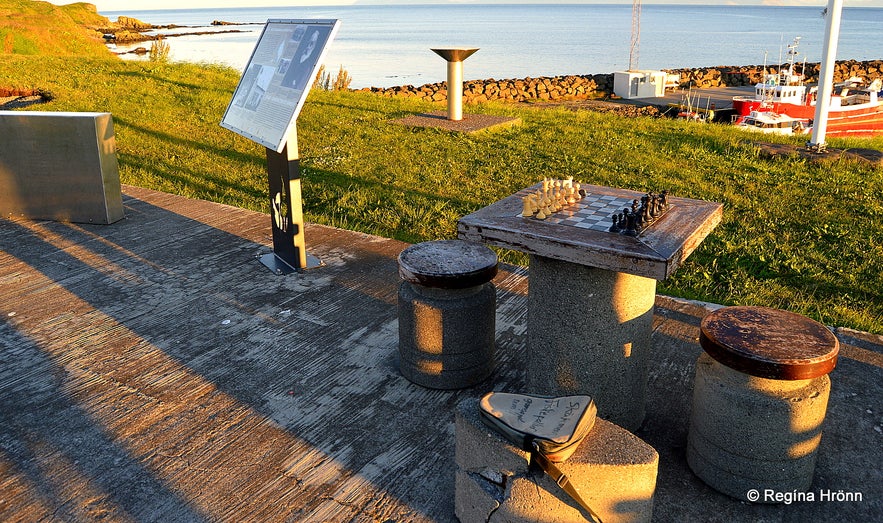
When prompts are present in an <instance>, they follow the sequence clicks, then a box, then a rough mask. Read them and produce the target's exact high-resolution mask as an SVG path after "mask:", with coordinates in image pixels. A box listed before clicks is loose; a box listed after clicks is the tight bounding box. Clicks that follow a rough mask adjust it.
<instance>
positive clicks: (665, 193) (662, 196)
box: [659, 191, 668, 212]
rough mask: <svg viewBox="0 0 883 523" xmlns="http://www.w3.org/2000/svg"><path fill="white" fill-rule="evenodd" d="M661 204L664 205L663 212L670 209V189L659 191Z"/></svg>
mask: <svg viewBox="0 0 883 523" xmlns="http://www.w3.org/2000/svg"><path fill="white" fill-rule="evenodd" d="M659 206H660V207H662V211H663V212H665V210H666V209H668V191H662V192H661V193H659Z"/></svg>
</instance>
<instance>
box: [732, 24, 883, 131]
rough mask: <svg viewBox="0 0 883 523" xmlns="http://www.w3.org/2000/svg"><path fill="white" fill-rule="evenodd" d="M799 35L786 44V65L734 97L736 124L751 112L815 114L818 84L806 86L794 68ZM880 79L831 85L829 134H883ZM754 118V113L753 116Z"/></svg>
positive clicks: (801, 117) (809, 116)
mask: <svg viewBox="0 0 883 523" xmlns="http://www.w3.org/2000/svg"><path fill="white" fill-rule="evenodd" d="M799 40H800V39H799V38H796V39H795V40H794V43H793V44H791V45H789V46H788V54H789V62H788V68H787V69H783V70H782V71H780V72H779V73H778V74H768V75H766V76H765V77H764V79H763V81H762V82H760V83H758V84H757V85H755V87H754V95H753V96H735V97H733V109H734V111H735V113H736V114H735V121H734V122H735V123H736V124H737V125H741V123H742V121H743V120H745V119H746V118H748V117H749V116H750V115H751V114H752V113H763V112H769V113H772V114H774V115H784V116H789V117H791V118H794V119H797V120H808V121H809V122H810V123H811V122H812V119H813V118H814V117H815V110H816V100H817V98H818V87H817V86H807V85H806V84H805V83H804V76H803V74H797V73H795V71H794V58H795V57H796V55H797V45H798V42H799ZM881 87H883V82H881V80H880V79H879V78H878V79H876V80H874V82H872V83H871V84H870V85H868V84H866V83H865V82H864V81H862V79H860V78H850V79H849V80H847V81H845V82H840V83H837V84H835V85H834V89H833V91H832V95H831V104H830V108H829V110H828V125H827V134H828V135H832V136H871V135H875V134H883V91H881ZM755 117H756V115H755Z"/></svg>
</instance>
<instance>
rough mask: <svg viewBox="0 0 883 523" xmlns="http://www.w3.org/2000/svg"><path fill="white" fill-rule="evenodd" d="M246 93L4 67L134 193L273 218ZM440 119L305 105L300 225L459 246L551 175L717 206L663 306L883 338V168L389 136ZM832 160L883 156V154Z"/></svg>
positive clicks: (32, 65) (552, 140)
mask: <svg viewBox="0 0 883 523" xmlns="http://www.w3.org/2000/svg"><path fill="white" fill-rule="evenodd" d="M238 77H239V75H238V73H237V72H235V71H233V70H230V69H227V68H223V67H218V66H208V65H194V64H156V63H149V62H148V63H136V62H122V61H119V60H117V59H115V58H109V59H104V58H94V59H87V58H52V57H45V56H16V55H0V86H6V87H21V88H37V87H38V88H42V89H47V90H49V91H51V92H52V93H53V94H54V96H55V99H54V100H53V101H52V102H50V103H48V104H44V105H40V106H35V107H32V108H31V109H34V110H50V111H68V110H70V111H107V112H110V113H112V114H113V117H114V125H115V129H116V138H117V147H118V155H119V161H120V175H121V178H122V181H123V182H124V183H127V184H133V185H139V186H143V187H149V188H153V189H158V190H162V191H167V192H171V193H176V194H181V195H185V196H190V197H196V198H204V199H207V200H212V201H217V202H222V203H226V204H231V205H236V206H240V207H245V208H249V209H254V210H259V211H262V212H267V211H268V201H267V200H268V194H267V183H266V179H265V178H266V174H265V172H266V167H265V162H266V160H265V152H264V149H263V148H262V147H261V146H258V145H256V144H254V143H252V142H250V141H248V140H246V139H245V138H242V137H240V136H238V135H236V134H234V133H232V132H230V131H227V130H225V129H223V128H221V127H220V126H219V125H218V124H219V122H220V120H221V117H222V116H223V113H224V110H225V108H226V105H227V103H228V102H229V100H230V97H231V94H232V91H233V89H234V87H235V85H236V82H237V81H238ZM439 108H442V106H438V105H436V106H432V105H429V104H427V103H424V102H417V101H412V100H405V99H389V98H381V97H378V96H376V95H372V94H370V93H355V92H326V91H314V92H312V93H311V95H310V98H309V99H308V102H307V104H306V106H305V107H304V110H303V112H302V113H301V116H300V118H299V120H298V145H299V151H300V156H301V165H302V171H303V176H304V212H305V216H306V219H307V220H308V221H310V222H314V223H322V224H328V225H334V226H337V227H342V228H346V229H351V230H358V231H364V232H368V233H372V234H377V235H381V236H386V237H393V238H398V239H401V240H404V241H408V242H418V241H424V240H431V239H439V238H452V237H454V236H455V228H456V221H457V219H458V218H459V217H460V216H463V215H464V214H468V213H470V212H472V211H474V210H476V209H478V208H480V207H483V206H485V205H487V204H489V203H492V202H494V201H496V200H497V199H499V198H502V197H504V196H507V195H509V194H511V193H513V192H514V191H516V190H518V189H521V188H523V187H525V186H527V185H530V184H533V183H535V182H537V181H539V180H540V179H542V178H543V177H544V176H553V177H563V176H568V175H572V176H574V177H575V178H576V179H579V180H581V181H584V182H587V183H592V184H599V185H608V186H613V187H622V188H628V189H634V190H639V191H646V190H661V189H668V190H669V192H670V193H671V194H673V195H675V196H683V197H688V198H697V199H704V200H713V201H718V202H721V203H723V204H724V220H723V223H722V224H721V225H720V226H719V227H718V228H717V229H716V230H715V231H714V232H713V233H712V235H711V236H710V237H709V238H708V239H706V240H705V242H704V243H703V244H702V245H701V246H700V247H699V249H698V250H697V251H696V252H694V253H693V254H692V255H691V257H690V258H689V259H688V261H687V262H686V264H685V265H684V266H683V267H682V268H681V269H680V270H679V271H678V272H677V273H676V274H675V275H674V276H673V277H672V278H670V279H669V280H666V281H664V282H661V283H660V285H659V292H661V293H665V294H670V295H674V296H681V297H686V298H691V299H699V300H705V301H712V302H717V303H722V304H741V305H767V306H771V307H778V308H783V309H788V310H791V311H794V312H798V313H802V314H806V315H808V316H810V317H812V318H815V319H817V320H819V321H822V322H823V323H825V324H828V325H838V326H846V327H851V328H856V329H861V330H866V331H871V332H875V333H880V334H883V232H881V230H883V228H881V221H883V169H881V168H879V167H873V166H870V165H867V164H861V163H856V162H851V161H838V162H831V163H827V164H813V163H810V162H808V161H806V160H802V159H799V158H788V159H775V160H774V159H769V158H766V157H765V156H764V155H762V154H761V153H760V150H759V148H758V147H757V146H756V145H754V144H753V143H752V140H756V139H759V136H758V135H754V134H750V135H749V134H745V133H744V132H742V131H739V130H737V129H733V128H729V127H725V126H719V125H705V126H704V125H697V124H691V123H688V122H680V121H675V120H668V119H652V118H646V117H645V118H632V119H626V118H622V117H618V116H616V115H612V114H603V113H596V112H590V111H570V110H566V109H555V108H551V109H550V108H536V107H530V106H516V105H505V104H487V105H482V106H480V107H467V108H466V112H470V111H480V112H484V113H490V114H499V115H511V116H517V117H519V118H521V119H522V121H523V124H522V125H521V126H517V127H512V128H508V129H505V130H502V131H498V132H493V133H486V134H479V135H474V136H467V135H460V134H452V133H448V132H443V131H437V130H431V129H409V128H405V127H402V126H399V125H395V124H391V123H390V122H389V121H390V120H392V119H394V118H398V117H401V116H404V115H407V114H411V113H415V112H423V111H427V110H434V109H439ZM763 139H765V140H769V141H778V142H782V143H803V142H804V141H805V140H806V138H805V137H767V136H765V137H764V138H763ZM828 144H829V146H831V147H840V148H843V147H865V148H874V149H878V150H883V138H875V139H873V140H855V139H854V140H851V141H843V140H836V139H833V138H832V139H829V140H828ZM268 227H269V222H268ZM307 242H308V243H309V238H307ZM502 256H503V259H504V260H505V261H509V262H512V263H520V264H523V263H525V258H524V257H523V256H521V255H519V254H517V253H511V252H504V253H502Z"/></svg>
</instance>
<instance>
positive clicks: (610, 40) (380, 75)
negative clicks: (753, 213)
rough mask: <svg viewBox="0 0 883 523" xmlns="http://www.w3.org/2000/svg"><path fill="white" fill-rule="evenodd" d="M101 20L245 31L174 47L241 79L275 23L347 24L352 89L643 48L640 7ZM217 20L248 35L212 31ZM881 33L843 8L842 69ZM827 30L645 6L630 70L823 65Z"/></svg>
mask: <svg viewBox="0 0 883 523" xmlns="http://www.w3.org/2000/svg"><path fill="white" fill-rule="evenodd" d="M101 14H103V15H105V16H107V17H109V18H110V19H111V20H116V19H117V17H118V16H120V15H124V16H130V17H134V18H137V19H139V20H141V21H144V22H148V23H151V24H154V25H166V24H177V25H184V26H190V27H187V28H183V29H177V30H174V31H168V30H163V31H160V32H162V33H169V32H191V31H196V30H199V31H206V30H209V31H223V30H231V29H233V30H240V31H244V32H241V33H217V34H211V35H199V36H180V37H174V38H169V39H167V40H166V41H167V42H168V43H169V45H170V47H171V59H172V60H180V61H196V62H217V63H223V64H226V65H229V66H232V67H234V68H237V69H239V70H242V69H243V68H244V66H245V64H246V63H247V62H248V60H249V57H250V56H251V52H252V51H253V49H254V46H255V43H256V42H257V39H258V37H259V36H260V33H261V30H262V28H263V25H262V24H263V23H264V22H266V21H267V20H268V19H271V18H281V19H302V18H319V19H328V18H336V19H339V20H340V21H341V28H340V31H339V33H338V35H337V38H336V39H335V40H334V41H333V42H332V43H331V45H330V47H329V49H328V53H327V55H326V58H325V65H326V69H327V70H329V71H330V72H331V73H332V74H336V72H337V70H338V69H339V68H340V67H343V68H344V69H346V70H347V72H348V73H349V75H350V76H351V77H352V79H353V82H352V84H351V87H353V88H360V87H370V86H376V87H389V86H393V85H405V84H414V85H421V84H425V83H433V82H440V81H444V80H445V77H446V74H447V73H446V71H447V70H446V66H445V63H444V61H443V60H442V59H441V58H439V57H438V56H436V55H435V54H434V53H432V52H431V51H430V48H433V47H477V48H479V51H478V52H477V53H476V54H474V55H473V56H472V57H470V58H469V59H468V60H466V61H465V62H464V78H465V79H467V80H468V79H484V78H496V79H503V78H525V77H538V76H555V75H566V74H596V73H611V72H613V71H618V70H625V69H628V68H629V65H630V44H631V39H632V7H631V6H630V5H601V4H580V5H524V4H510V5H470V4H459V5H451V4H446V5H371V6H368V5H361V6H359V5H356V6H327V7H261V8H218V9H182V10H155V11H108V12H102V13H101ZM214 20H219V21H226V22H236V23H243V24H245V25H233V26H210V24H211V22H212V21H214ZM206 26H209V27H206ZM196 27H199V29H196ZM881 28H883V8H844V10H843V15H842V23H841V29H840V39H839V43H838V48H837V59H838V60H845V59H855V60H876V59H880V58H883V56H881V54H883V31H881ZM824 31H825V19H824V17H823V15H822V8H821V7H774V6H712V5H705V6H696V5H646V6H644V7H643V10H642V16H641V19H640V39H639V46H638V47H637V53H631V61H632V62H633V64H634V66H636V67H635V68H640V69H674V68H684V67H710V66H717V65H763V64H764V63H768V64H774V63H782V62H785V61H786V57H785V56H784V52H785V50H786V46H787V45H788V44H790V43H791V42H792V41H793V39H794V38H795V37H797V36H800V37H802V38H801V40H800V46H799V49H798V51H799V53H800V54H799V56H798V61H804V60H806V61H807V62H819V61H821V58H822V49H823V38H824ZM138 45H141V46H145V47H146V46H148V45H149V43H141V44H138ZM131 47H133V46H128V47H125V48H121V49H119V50H120V51H125V50H128V49H130V48H131ZM126 56H128V57H133V56H135V55H126Z"/></svg>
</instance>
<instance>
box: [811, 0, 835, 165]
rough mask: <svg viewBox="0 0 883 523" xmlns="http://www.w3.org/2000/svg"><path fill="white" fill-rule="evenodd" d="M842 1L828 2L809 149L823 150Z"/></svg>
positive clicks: (832, 88)
mask: <svg viewBox="0 0 883 523" xmlns="http://www.w3.org/2000/svg"><path fill="white" fill-rule="evenodd" d="M841 11H843V0H828V7H827V14H826V16H827V18H828V21H827V23H826V24H825V49H824V52H823V54H822V67H821V69H820V70H819V90H818V93H817V98H816V114H815V118H814V119H813V124H812V137H811V138H810V141H809V143H808V144H807V145H808V146H809V147H811V148H814V149H817V150H819V151H824V150H825V132H826V131H827V130H828V109H829V108H830V106H831V94H832V93H833V90H834V58H835V56H836V55H837V40H838V38H839V37H840V13H841Z"/></svg>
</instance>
